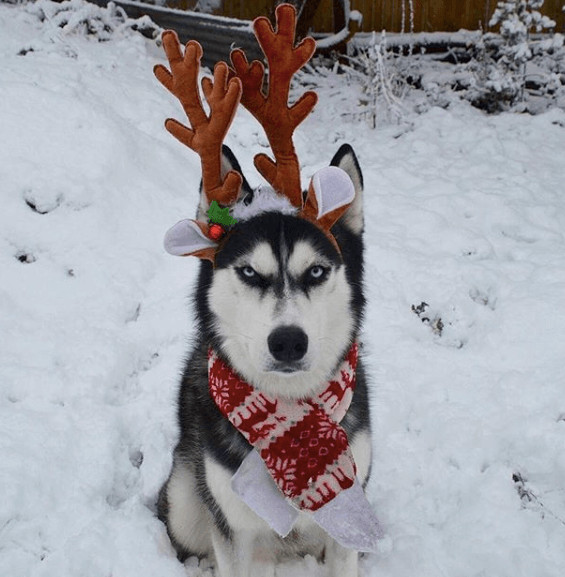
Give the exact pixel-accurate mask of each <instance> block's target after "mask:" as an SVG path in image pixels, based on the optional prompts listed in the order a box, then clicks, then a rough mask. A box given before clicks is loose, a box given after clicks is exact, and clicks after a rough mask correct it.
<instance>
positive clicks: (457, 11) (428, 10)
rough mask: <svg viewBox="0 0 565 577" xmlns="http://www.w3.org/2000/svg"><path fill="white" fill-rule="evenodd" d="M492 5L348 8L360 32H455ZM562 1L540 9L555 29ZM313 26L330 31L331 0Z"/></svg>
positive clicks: (174, 2) (463, 1)
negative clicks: (355, 13)
mask: <svg viewBox="0 0 565 577" xmlns="http://www.w3.org/2000/svg"><path fill="white" fill-rule="evenodd" d="M299 2H300V0H297V1H296V3H297V4H299ZM275 3H276V2H275V1H274V0H223V2H222V8H221V9H219V10H217V11H216V14H221V15H223V16H229V17H233V18H240V19H243V20H253V18H255V17H256V16H260V15H269V14H270V13H272V10H273V5H274V4H275ZM167 4H168V5H169V6H173V7H176V8H182V9H187V8H189V9H190V8H193V7H194V5H195V4H196V0H167ZM496 4H497V1H496V0H351V9H352V10H358V11H359V12H361V14H362V15H363V22H362V24H361V28H360V29H361V31H363V32H370V31H371V30H376V31H377V32H380V31H381V30H386V31H387V32H403V31H404V32H410V31H411V28H412V24H413V31H414V32H455V31H457V30H460V29H462V28H464V29H467V30H479V29H481V28H482V29H484V30H487V29H488V22H489V20H490V17H491V16H492V13H493V12H494V9H495V8H496ZM564 4H565V0H545V4H544V6H543V8H542V10H541V11H542V12H543V13H544V14H546V15H547V16H549V17H550V18H552V19H553V20H555V21H556V22H557V27H556V30H557V31H558V32H565V13H564V12H563V11H562V7H563V5H564ZM411 6H412V7H413V11H412V16H411V9H410V8H411ZM313 28H314V31H315V32H333V31H334V22H333V2H332V0H321V2H320V5H319V7H318V10H317V11H316V15H315V17H314V21H313Z"/></svg>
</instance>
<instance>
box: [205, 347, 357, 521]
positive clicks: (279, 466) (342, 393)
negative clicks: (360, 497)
mask: <svg viewBox="0 0 565 577" xmlns="http://www.w3.org/2000/svg"><path fill="white" fill-rule="evenodd" d="M357 355H358V346H357V343H354V344H353V345H352V347H351V349H350V350H349V353H348V354H347V356H346V357H345V360H344V361H343V363H342V364H341V365H340V367H339V368H338V370H337V372H336V374H335V375H334V378H333V379H332V380H330V381H329V382H328V384H327V386H326V388H325V389H324V390H323V391H322V392H321V393H320V394H319V395H317V396H316V397H313V398H311V399H305V400H288V399H282V398H276V397H272V396H269V395H267V394H265V393H262V392H260V391H257V390H255V389H254V388H253V387H252V386H251V385H250V384H248V383H246V382H245V381H244V380H243V379H241V378H240V377H239V376H238V375H237V374H236V373H235V372H234V371H233V370H232V369H231V368H230V367H229V366H228V365H227V364H226V363H224V362H223V361H222V360H221V359H220V358H219V357H218V356H217V355H216V354H215V352H214V351H212V350H210V351H209V353H208V382H209V386H210V394H211V396H212V398H213V399H214V401H215V403H216V405H217V406H218V408H219V409H220V411H221V412H222V414H223V415H224V416H225V417H226V418H227V419H228V420H229V421H230V423H231V424H232V425H233V426H234V427H235V428H236V429H237V430H238V431H239V432H240V433H242V434H243V436H244V437H245V438H246V439H247V440H248V441H249V443H250V444H251V445H253V447H255V449H257V451H258V452H259V454H260V455H261V458H262V459H263V461H264V462H265V464H266V465H267V469H268V470H269V473H270V474H271V476H272V477H273V479H274V480H275V483H276V484H277V486H278V487H279V489H280V490H281V491H282V492H283V493H284V495H286V496H287V497H289V498H290V499H291V500H292V501H293V503H294V504H295V505H296V506H297V507H298V508H299V509H307V510H309V511H316V510H317V509H319V508H320V507H322V506H323V505H325V504H326V503H328V502H329V501H331V500H332V499H333V498H334V497H335V496H336V495H337V494H338V493H340V492H341V491H343V490H344V489H348V488H349V487H351V486H352V485H353V482H354V480H355V474H356V467H355V462H354V461H353V455H352V453H351V449H350V448H349V444H348V442H347V434H346V432H345V431H344V430H343V428H342V427H341V426H340V425H339V422H340V421H341V420H342V419H343V417H344V415H345V413H346V411H347V409H348V408H349V405H350V403H351V398H352V396H353V389H354V388H355V372H356V368H357Z"/></svg>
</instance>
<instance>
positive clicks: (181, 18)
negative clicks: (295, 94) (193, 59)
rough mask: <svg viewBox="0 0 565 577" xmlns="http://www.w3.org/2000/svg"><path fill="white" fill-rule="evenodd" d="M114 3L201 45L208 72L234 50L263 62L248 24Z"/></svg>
mask: <svg viewBox="0 0 565 577" xmlns="http://www.w3.org/2000/svg"><path fill="white" fill-rule="evenodd" d="M113 1H114V4H116V5H118V6H120V7H122V8H123V9H124V10H125V12H126V13H127V15H128V16H130V17H131V18H140V17H141V16H143V15H144V14H147V15H148V16H149V17H150V18H151V19H152V20H153V22H155V24H157V25H158V26H160V27H161V28H165V29H172V30H175V31H176V32H177V34H178V35H179V38H180V40H181V42H183V43H184V42H188V41H189V40H197V41H198V42H200V44H202V46H203V47H204V55H203V57H202V63H203V64H204V66H208V67H209V68H213V66H214V64H215V63H216V62H218V61H219V60H224V61H226V62H229V55H230V52H231V50H232V49H233V48H242V49H243V50H245V53H246V55H247V57H248V59H249V60H254V59H258V60H261V59H262V56H263V53H262V52H261V49H260V48H259V45H258V44H257V41H256V39H255V36H254V35H253V31H252V29H251V22H249V21H242V20H236V19H234V18H219V17H210V16H208V15H206V14H198V13H195V12H184V11H182V10H171V9H168V8H167V9H164V8H160V7H158V6H153V5H150V4H143V3H141V2H129V1H123V0H122V1H120V0H113ZM91 2H93V3H95V4H98V5H100V6H106V5H107V4H108V0H91Z"/></svg>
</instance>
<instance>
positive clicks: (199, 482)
mask: <svg viewBox="0 0 565 577" xmlns="http://www.w3.org/2000/svg"><path fill="white" fill-rule="evenodd" d="M331 164H332V165H334V166H338V167H340V168H342V169H343V170H345V171H346V172H347V173H348V174H349V176H350V177H351V179H352V181H353V183H354V186H355V190H356V197H355V200H354V202H353V204H352V205H351V206H350V207H349V208H348V210H347V212H346V213H345V214H344V216H343V217H342V218H341V220H340V221H339V222H338V223H336V224H335V225H334V227H333V228H332V233H333V235H334V236H335V238H336V240H337V242H338V244H339V246H340V249H341V255H340V254H339V253H338V251H336V249H335V248H334V246H333V245H332V243H331V242H330V241H329V240H328V238H327V237H326V236H325V235H324V234H323V233H322V232H321V231H320V230H319V229H318V228H317V227H316V226H315V225H313V224H312V223H310V222H308V221H306V220H304V219H301V218H298V217H296V216H294V215H293V214H290V213H292V212H293V211H292V210H283V211H282V212H264V213H260V214H257V215H256V216H252V217H251V218H248V219H246V220H240V221H238V223H237V224H236V225H235V226H234V228H233V230H232V232H231V234H230V235H229V237H228V238H227V239H226V241H225V243H224V244H223V245H222V247H221V250H219V252H218V253H217V257H216V263H215V267H213V266H212V264H211V263H210V262H208V261H203V262H202V265H201V269H200V275H199V278H198V283H197V288H196V294H195V299H194V301H195V306H196V318H197V323H198V329H197V334H198V336H197V340H196V343H195V345H194V348H193V350H192V353H191V355H190V358H189V360H188V362H187V363H186V368H185V371H184V375H183V378H182V385H181V389H180V396H179V405H178V421H179V426H180V439H179V442H178V445H177V446H176V448H175V450H174V457H173V467H172V470H171V473H170V476H169V479H168V480H167V482H166V483H165V485H164V486H163V488H162V490H161V493H160V495H159V503H158V513H159V517H160V518H161V519H162V520H163V521H164V522H165V524H166V526H167V530H168V533H169V536H170V538H171V541H172V543H173V545H174V546H175V548H176V551H177V553H178V556H179V559H181V560H183V559H184V558H186V557H187V556H189V555H196V556H198V557H203V556H206V557H209V558H211V559H212V560H213V561H214V562H215V564H216V575H217V576H218V577H274V575H275V565H276V563H277V562H278V561H280V560H284V559H288V558H291V557H297V556H303V555H305V554H312V555H314V556H316V557H317V558H318V559H323V560H324V561H325V563H326V565H327V566H328V568H329V574H330V575H331V576H332V577H356V576H357V575H358V568H357V563H358V553H357V552H355V551H351V550H348V549H344V548H342V547H341V546H340V545H338V544H337V543H336V542H335V541H333V539H331V538H330V537H329V536H328V535H327V534H326V533H325V532H324V531H323V530H322V529H320V528H319V527H318V526H317V525H315V524H314V523H313V522H312V521H311V519H310V517H309V515H308V514H306V513H301V514H300V516H299V519H298V522H297V524H296V525H295V527H294V529H293V530H292V531H291V533H290V534H289V535H288V536H287V537H286V538H284V539H283V538H281V537H279V536H278V535H277V534H276V533H275V532H274V531H273V530H271V529H270V528H269V526H268V525H267V523H266V522H265V521H263V520H262V519H261V518H259V517H258V516H257V515H256V514H255V513H253V512H252V511H251V510H250V509H249V508H248V507H247V505H245V504H244V503H243V502H242V501H241V500H240V499H239V498H238V497H237V495H236V494H235V493H234V492H233V491H232V489H231V487H230V480H231V477H232V475H233V474H234V473H235V472H236V471H237V469H238V468H239V466H240V464H241V462H242V460H243V459H244V458H245V457H246V455H247V454H248V453H249V451H250V450H251V446H250V445H249V444H248V442H247V441H246V440H245V439H244V438H243V436H242V435H241V434H240V433H239V432H238V431H237V430H236V429H235V428H234V427H233V426H232V425H231V424H230V423H229V421H228V420H227V419H225V418H224V417H223V416H222V415H221V413H220V411H219V410H218V408H217V407H216V405H215V404H214V401H213V400H212V399H211V397H210V395H209V392H208V373H207V351H208V348H209V347H210V346H212V347H213V348H214V349H215V350H216V351H217V352H218V353H219V355H220V356H221V357H223V358H224V359H225V360H227V361H228V362H229V364H230V365H231V366H232V368H233V369H234V370H235V371H236V372H237V373H239V374H240V375H241V376H242V377H243V378H244V379H245V380H247V381H248V382H249V383H251V384H252V385H253V386H254V387H256V388H258V389H262V390H264V391H267V392H269V393H272V394H276V395H286V396H288V397H292V398H300V397H303V398H304V397H308V396H310V395H312V394H313V393H314V392H315V391H316V390H318V389H319V388H320V385H322V386H323V385H324V383H325V382H326V381H327V379H328V378H329V377H330V376H331V375H332V373H333V372H334V371H335V369H336V368H337V366H338V365H339V364H340V362H341V361H342V360H343V358H344V356H345V354H346V353H347V351H348V350H349V347H350V346H351V343H352V342H353V341H354V340H355V339H356V338H357V337H358V333H359V329H360V323H361V319H362V315H363V308H364V302H365V301H364V297H363V241H362V232H363V205H362V189H363V180H362V175H361V171H360V169H359V164H358V162H357V158H356V156H355V154H354V152H353V149H352V148H351V147H350V146H349V145H344V146H342V147H341V148H340V150H339V151H338V153H337V154H336V155H335V157H334V159H333V160H332V163H331ZM224 165H225V166H224V169H225V170H226V171H227V170H228V169H230V168H235V169H236V170H240V169H239V165H238V164H237V161H236V160H235V158H234V157H233V155H232V153H231V152H230V151H229V149H226V150H225V154H224ZM253 195H254V193H253V192H252V191H251V189H250V187H249V185H248V184H247V183H246V182H245V181H244V185H243V189H242V194H241V200H240V203H241V206H242V210H243V212H245V208H244V207H245V206H246V205H249V207H252V206H253V204H254V203H255V202H257V198H253ZM255 196H257V193H255ZM202 198H203V200H201V204H200V207H199V214H200V216H201V217H202V214H203V213H204V212H205V211H206V208H207V207H206V203H205V199H204V195H202ZM285 213H286V214H285ZM273 335H275V336H273ZM341 424H342V426H343V427H344V429H345V430H346V432H347V435H348V438H349V442H350V446H351V448H352V451H353V455H354V458H355V462H356V464H357V474H358V477H359V479H360V481H361V483H362V484H363V485H365V484H366V482H367V480H368V477H369V473H370V463H371V441H370V439H371V435H370V421H369V402H368V395H367V383H366V378H365V373H364V368H363V361H362V359H360V360H359V364H358V368H357V386H356V389H355V393H354V396H353V401H352V403H351V407H350V408H349V410H348V412H347V414H346V416H345V418H344V419H343V421H342V423H341Z"/></svg>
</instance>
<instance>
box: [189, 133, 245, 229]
mask: <svg viewBox="0 0 565 577" xmlns="http://www.w3.org/2000/svg"><path fill="white" fill-rule="evenodd" d="M231 170H235V171H236V172H239V174H241V175H242V178H243V182H242V184H241V190H240V193H239V197H238V200H242V201H243V202H244V203H245V204H249V203H250V202H251V200H252V199H253V190H252V189H251V187H250V186H249V183H248V182H247V180H246V179H245V176H243V173H242V172H241V166H240V165H239V162H238V161H237V158H236V157H235V154H234V153H233V152H232V151H231V149H230V148H229V147H228V146H226V145H225V144H224V145H223V146H222V179H224V178H225V177H226V174H227V173H228V172H230V171H231ZM209 208H210V205H209V203H208V199H207V198H206V195H205V194H204V191H203V189H202V181H200V202H199V203H198V210H197V212H196V220H199V221H202V222H206V221H207V220H208V216H207V212H208V209H209Z"/></svg>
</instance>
